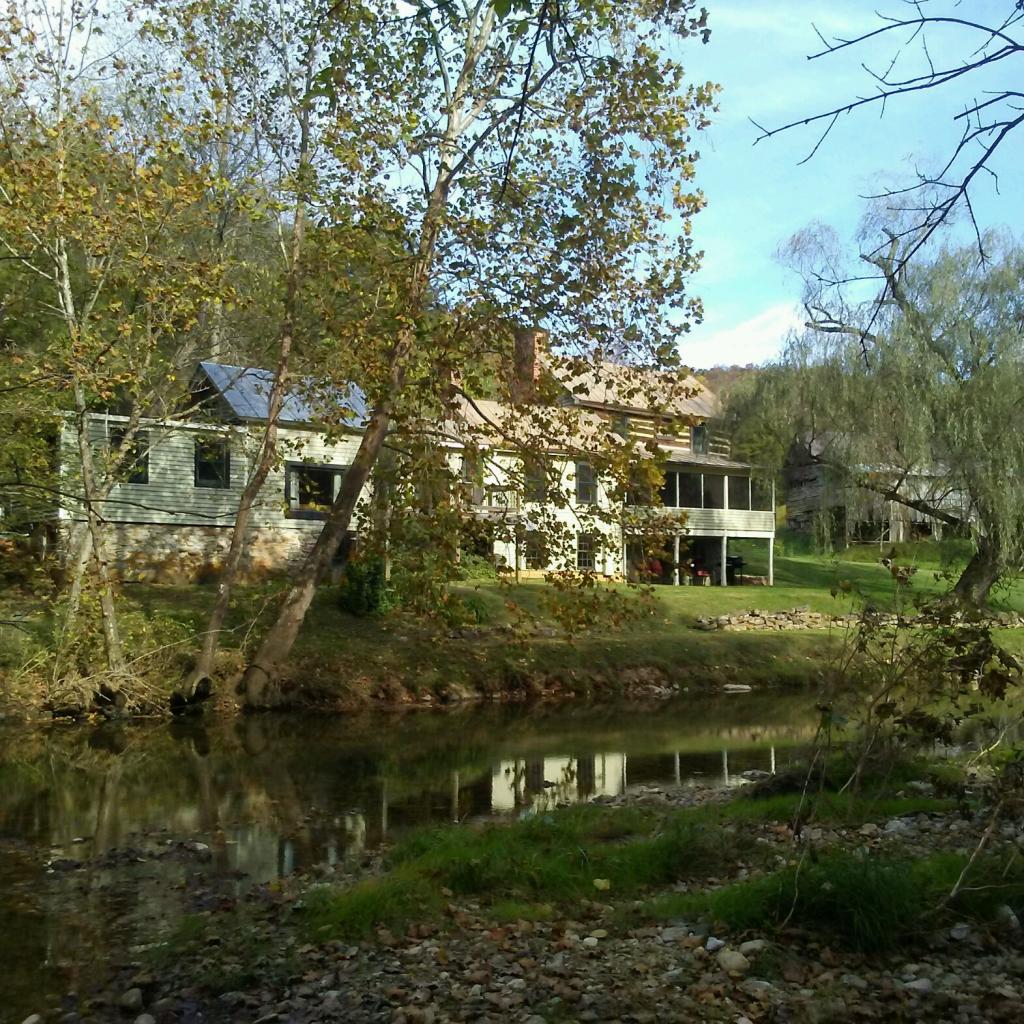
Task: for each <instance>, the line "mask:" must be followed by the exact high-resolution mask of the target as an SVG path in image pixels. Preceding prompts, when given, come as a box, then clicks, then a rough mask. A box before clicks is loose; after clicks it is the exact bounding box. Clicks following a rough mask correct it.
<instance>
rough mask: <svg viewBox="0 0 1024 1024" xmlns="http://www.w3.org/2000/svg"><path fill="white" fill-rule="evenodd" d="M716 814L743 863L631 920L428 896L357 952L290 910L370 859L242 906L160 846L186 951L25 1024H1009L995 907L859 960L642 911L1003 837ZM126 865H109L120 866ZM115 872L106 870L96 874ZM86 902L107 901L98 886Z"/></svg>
mask: <svg viewBox="0 0 1024 1024" xmlns="http://www.w3.org/2000/svg"><path fill="white" fill-rule="evenodd" d="M748 774H749V775H750V776H760V775H761V773H748ZM748 781H749V780H748ZM928 790H929V784H928V783H925V782H921V783H916V784H911V785H910V786H909V787H908V789H907V791H906V794H905V795H907V796H908V797H920V796H921V795H922V794H927V792H928ZM898 795H903V794H898ZM734 796H735V793H734V792H730V791H727V790H722V789H714V788H711V787H708V786H704V785H701V784H690V785H684V786H679V787H675V786H661V785H658V786H652V785H648V786H640V787H636V788H634V789H631V790H630V791H629V792H627V793H626V794H624V795H622V796H619V797H614V798H606V799H604V800H603V801H602V802H603V803H604V805H605V806H606V807H607V808H608V809H609V813H610V814H612V815H614V814H618V813H621V814H635V813H646V812H648V811H653V812H656V813H660V812H662V811H664V812H666V813H669V814H671V813H674V812H675V811H676V810H679V809H685V808H694V807H703V806H707V805H708V804H715V803H722V802H725V801H729V800H731V799H732V797H734ZM908 806H910V805H908ZM556 813H558V812H556ZM723 814H724V815H725V816H724V817H723V819H722V821H723V825H722V827H723V828H724V829H726V830H727V831H728V832H729V833H730V834H731V835H732V836H733V837H734V838H735V839H736V840H737V849H740V850H743V851H745V852H744V853H743V854H742V855H741V856H740V857H739V858H738V859H734V860H731V861H729V862H723V863H722V864H721V866H720V870H716V869H713V870H712V871H710V872H707V873H705V874H704V875H703V876H702V877H700V878H694V879H688V880H686V881H679V882H676V883H674V884H673V885H671V886H669V887H667V888H664V889H663V890H662V891H661V892H652V893H649V894H647V893H645V899H644V900H641V901H637V900H623V899H621V898H616V894H615V893H614V892H609V891H605V890H604V887H603V886H600V885H598V882H597V881H595V883H594V884H595V891H594V893H593V897H592V898H589V899H582V900H579V901H577V902H576V903H575V904H574V905H572V906H571V907H567V906H564V905H562V906H556V907H550V906H547V907H540V908H538V907H536V906H534V907H531V906H530V905H525V906H524V907H523V909H522V915H521V916H518V915H517V913H516V912H515V910H514V909H513V910H512V911H511V912H509V911H508V909H507V908H506V910H505V911H504V912H503V913H501V914H500V915H498V914H496V904H495V903H494V900H493V899H491V898H486V899H482V898H469V897H466V896H461V897H460V896H456V895H455V894H453V893H452V892H451V891H450V890H448V889H446V888H443V887H440V888H439V893H438V895H439V896H440V897H441V903H440V907H441V910H440V913H439V914H437V915H435V916H433V917H429V918H425V919H422V920H415V919H413V920H411V922H410V923H408V924H407V925H406V926H403V927H401V928H385V927H374V928H371V931H370V934H368V935H367V936H366V937H365V938H364V939H362V940H357V941H353V940H352V939H346V940H339V939H332V940H328V941H323V942H321V941H318V940H317V939H316V937H315V936H311V935H310V933H309V930H308V928H306V927H304V925H303V907H304V902H305V901H306V900H308V899H309V896H310V893H311V892H312V891H315V890H316V889H317V888H319V887H321V886H323V885H325V884H330V885H331V886H339V887H340V886H344V885H347V884H351V883H352V882H354V881H355V880H356V879H357V878H365V877H367V876H371V877H372V876H377V875H380V874H381V872H382V871H384V861H383V859H382V857H381V855H380V854H379V853H374V854H368V855H367V857H366V858H365V859H364V861H363V863H362V864H361V865H359V866H358V867H356V868H353V866H352V865H351V864H349V865H345V866H340V865H339V866H334V867H331V866H328V865H320V866H318V867H317V869H316V870H315V871H313V872H311V873H309V874H307V875H305V876H301V877H298V878H293V879H291V880H289V881H287V882H282V883H274V884H271V885H260V886H253V887H246V886H245V885H244V884H242V882H241V880H240V879H238V878H231V879H224V878H217V877H215V875H214V874H213V873H212V872H210V871H209V859H210V852H209V849H208V848H207V847H206V846H205V845H204V844H202V843H195V842H193V843H190V844H183V843H181V842H179V843H177V844H169V846H168V852H167V854H166V856H173V857H175V858H178V859H180V860H182V861H183V862H186V863H188V864H189V865H190V870H189V872H188V875H187V878H186V880H185V881H184V882H183V883H182V884H181V885H180V886H179V887H178V891H177V893H176V896H175V898H176V899H178V900H180V901H181V903H182V904H183V905H184V906H185V907H186V909H187V910H188V914H189V916H188V918H187V922H186V923H187V928H185V929H184V932H187V935H185V934H184V932H183V929H182V927H180V926H179V928H178V929H177V932H176V933H175V934H171V935H167V934H164V936H163V937H162V939H161V940H159V941H155V942H154V943H152V944H146V945H143V946H138V945H136V946H133V947H126V948H122V949H120V950H118V951H117V955H116V956H114V957H113V958H112V961H111V963H110V964H109V970H108V972H107V973H106V975H105V976H103V977H96V978H92V979H89V983H88V984H83V985H82V986H81V988H80V990H79V991H77V992H74V993H68V994H67V995H66V996H65V998H64V999H63V1001H62V1002H61V1005H60V1006H57V1005H50V1006H41V1007H40V1009H39V1012H38V1013H37V1014H35V1015H32V1016H30V1017H28V1018H27V1020H26V1021H25V1024H44V1022H51V1021H60V1022H62V1024H86V1022H101V1021H121V1022H127V1024H131V1022H134V1024H177V1022H188V1024H198V1022H201V1021H202V1022H205V1021H216V1022H227V1021H232V1022H236V1021H237V1022H252V1024H272V1022H280V1024H307V1022H309V1024H312V1022H316V1021H325V1022H326V1021H338V1022H342V1021H343V1022H347V1024H363V1022H366V1024H369V1022H388V1024H442V1022H449V1021H452V1022H454V1021H460V1022H475V1021H481V1022H485V1021H486V1022H494V1024H498V1022H502V1024H504V1022H517V1024H545V1022H556V1021H558V1022H561V1021H581V1022H612V1021H630V1022H638V1024H646V1022H651V1024H653V1022H655V1021H668V1020H679V1021H716V1022H717V1021H721V1022H726V1021H727V1022H731V1024H759V1022H768V1021H778V1022H789V1021H792V1022H795V1024H796V1022H808V1024H824V1022H828V1021H835V1022H841V1021H923V1020H928V1021H930V1022H932V1024H947V1022H948V1024H974V1022H979V1024H980V1022H997V1024H998V1022H1004V1021H1005V1022H1011V1021H1012V1022H1017V1021H1020V1020H1022V1019H1024V942H1022V929H1021V926H1020V922H1019V921H1018V919H1017V916H1016V913H1015V911H1014V909H1013V908H1012V907H1011V906H1009V905H1008V904H1007V905H1001V906H1000V907H999V908H998V911H997V913H996V914H995V915H994V916H992V917H991V919H989V920H987V921H984V922H982V921H978V920H970V919H966V918H965V919H950V918H949V917H948V916H943V917H941V918H940V917H936V920H935V924H934V927H930V928H929V929H928V930H927V931H926V932H924V933H922V934H921V935H919V936H918V937H917V938H916V939H915V941H914V942H913V943H912V944H908V945H907V946H905V947H902V948H900V947H897V948H895V949H890V950H889V951H887V952H885V953H881V954H875V955H870V956H869V955H867V954H865V953H859V952H853V951H851V950H850V949H849V948H848V947H844V946H843V945H842V944H841V943H839V942H836V941H833V940H832V939H830V937H829V936H828V935H827V934H823V933H821V932H820V931H815V930H813V929H807V928H805V927H801V926H799V924H798V923H794V922H785V921H784V922H783V923H782V926H781V927H778V928H771V929H760V930H758V929H729V928H727V927H725V926H723V925H721V924H720V923H716V922H714V921H710V920H706V919H700V918H699V917H697V916H693V917H686V918H681V917H676V918H673V917H671V916H665V915H664V914H661V915H658V914H655V913H654V912H653V911H652V909H651V908H652V907H653V906H654V905H655V903H656V902H657V897H659V896H661V897H665V896H669V897H671V896H675V895H685V894H686V893H692V892H695V891H701V890H715V889H718V888H721V887H723V886H726V885H728V884H730V883H736V882H737V881H743V880H749V879H751V878H756V877H758V876H759V875H763V874H765V873H766V872H768V871H771V870H772V869H773V868H777V867H779V866H785V865H794V864H802V863H804V862H806V863H808V864H810V863H812V862H813V861H815V860H816V859H817V858H818V857H820V856H822V855H824V854H825V853H826V852H829V853H831V852H834V851H848V852H850V853H851V854H853V855H854V856H856V857H859V858H884V857H887V856H889V857H891V856H894V855H896V856H899V857H902V858H905V859H907V860H908V861H912V860H915V859H921V858H926V857H932V856H934V855H935V854H936V852H941V851H946V852H949V853H950V854H960V855H964V856H970V855H971V853H972V852H973V851H975V850H976V849H977V848H978V846H979V844H980V843H981V842H982V838H983V837H985V844H984V845H985V846H986V849H987V850H988V851H990V852H998V854H999V855H1000V856H1002V857H1007V858H1009V859H1011V860H1012V859H1013V858H1019V857H1020V856H1022V855H1024V823H1022V822H1021V821H1020V820H1004V821H1002V822H1000V823H998V824H997V825H996V826H995V827H994V828H993V827H992V822H991V819H990V818H989V817H988V816H987V815H986V814H983V813H981V812H975V811H968V810H967V809H966V808H965V807H963V806H961V807H960V808H959V809H957V810H953V809H943V810H928V811H921V812H916V813H905V814H898V815H896V816H892V817H890V816H888V815H886V814H882V815H880V816H877V817H876V818H872V817H871V816H870V815H868V819H869V820H863V821H858V822H855V823H851V824H838V823H835V822H822V823H820V824H815V823H814V822H810V823H805V824H803V825H797V826H796V828H795V829H794V828H793V827H791V825H790V824H789V823H787V822H786V821H780V820H772V819H771V817H770V816H769V817H768V818H765V819H764V820H758V819H757V818H754V819H751V818H749V817H745V816H743V815H740V816H739V817H737V818H736V820H730V818H729V805H728V804H725V806H724V808H723ZM463 827H466V828H470V827H473V826H470V825H467V826H463ZM143 856H144V855H141V854H137V855H133V854H132V853H130V852H126V853H125V854H123V859H124V860H125V861H126V862H129V861H132V860H133V859H134V860H138V859H141V858H142V857H143ZM117 860H118V858H117V856H116V855H111V854H110V853H108V854H107V863H108V865H109V866H111V867H112V868H113V867H114V866H116V863H117ZM51 869H52V870H53V871H57V872H59V871H62V870H63V871H68V870H75V869H76V866H75V865H51ZM104 884H107V885H109V886H111V888H112V889H113V888H114V887H116V886H117V884H118V881H117V878H116V872H115V873H113V874H110V875H108V877H107V880H106V882H105V883H104ZM492 895H494V896H500V895H501V894H492ZM651 897H655V900H654V903H652V900H651ZM20 1019H21V1018H19V1020H20Z"/></svg>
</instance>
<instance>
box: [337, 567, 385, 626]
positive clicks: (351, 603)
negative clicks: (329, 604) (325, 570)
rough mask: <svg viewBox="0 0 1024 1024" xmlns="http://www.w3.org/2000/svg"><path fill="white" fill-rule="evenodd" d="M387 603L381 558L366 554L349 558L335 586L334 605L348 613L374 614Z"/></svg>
mask: <svg viewBox="0 0 1024 1024" xmlns="http://www.w3.org/2000/svg"><path fill="white" fill-rule="evenodd" d="M388 603H389V595H388V589H387V580H386V579H385V573H384V560H383V559H382V558H380V557H378V556H374V555H370V556H367V557H363V558H354V559H352V560H351V561H349V562H348V563H347V564H346V566H345V574H344V576H343V577H342V579H341V585H340V587H339V589H338V607H339V608H340V609H341V610H342V611H343V612H347V613H348V614H349V615H359V616H363V615H377V614H379V613H380V612H382V611H386V610H387V607H388Z"/></svg>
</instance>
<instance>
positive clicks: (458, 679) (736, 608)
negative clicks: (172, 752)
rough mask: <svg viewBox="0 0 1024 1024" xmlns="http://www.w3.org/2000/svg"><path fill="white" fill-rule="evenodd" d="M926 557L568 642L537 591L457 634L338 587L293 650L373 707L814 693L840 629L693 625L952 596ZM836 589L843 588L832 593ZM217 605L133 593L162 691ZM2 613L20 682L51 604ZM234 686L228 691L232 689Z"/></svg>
mask: <svg viewBox="0 0 1024 1024" xmlns="http://www.w3.org/2000/svg"><path fill="white" fill-rule="evenodd" d="M924 550H925V553H926V554H927V553H928V552H929V551H930V552H931V554H932V556H933V561H932V562H931V563H928V562H927V560H926V559H924V558H923V557H920V554H919V552H916V551H915V552H914V553H913V557H914V558H919V564H920V565H921V568H920V569H919V571H918V572H917V573H916V574H915V575H914V577H913V581H912V585H911V587H909V588H899V587H897V585H896V584H895V583H894V581H893V579H892V577H891V575H890V574H889V572H888V571H887V570H886V569H885V568H884V567H883V566H881V565H879V564H877V562H870V561H864V560H856V561H852V560H851V561H842V560H837V561H832V560H828V559H824V558H821V557H818V556H809V555H807V556H803V555H797V556H791V557H784V558H778V559H777V560H776V580H777V585H776V586H775V587H772V588H767V587H752V586H746V587H727V588H720V587H657V588H655V604H654V609H653V611H654V613H653V614H652V615H650V616H647V617H645V618H642V619H640V620H638V621H633V622H629V623H628V624H627V625H625V626H624V627H621V628H614V627H610V626H607V627H599V628H594V629H592V630H589V631H587V630H584V631H582V632H581V633H579V634H578V635H576V636H574V637H573V638H571V639H565V638H564V637H563V636H562V635H561V634H560V632H559V631H558V630H556V629H555V627H554V626H553V624H552V622H551V620H550V618H549V616H548V614H547V611H546V608H545V602H546V601H547V600H548V599H549V597H550V590H549V589H548V588H547V587H546V586H545V585H544V584H542V583H539V582H533V583H522V584H519V585H513V586H509V587H505V586H499V585H498V584H497V583H495V582H489V581H485V582H479V583H464V584H460V585H459V586H458V588H457V589H458V591H459V593H460V594H462V595H464V596H467V597H468V598H469V599H470V600H471V602H472V605H473V608H474V609H475V612H476V614H477V616H478V617H479V619H480V620H481V621H480V622H479V623H478V624H476V625H473V626H471V627H468V628H459V629H455V630H451V629H445V628H443V627H437V626H426V625H424V624H423V623H419V622H415V621H411V620H410V619H409V618H408V617H406V616H402V615H401V614H397V613H392V614H388V615H383V616H376V617H371V618H355V617H352V616H350V615H347V614H345V613H343V612H341V611H340V610H339V609H338V607H337V590H336V588H333V587H324V588H322V589H321V591H320V593H319V594H318V596H317V599H316V602H315V604H314V607H313V609H312V611H311V613H310V615H309V617H308V619H307V622H306V624H305V626H304V628H303V632H302V634H301V636H300V638H299V642H298V644H297V646H296V649H295V652H294V656H293V659H292V663H291V665H290V670H289V677H290V680H291V684H292V689H291V692H292V696H293V697H295V698H297V699H299V700H303V701H311V702H318V703H322V704H331V705H341V706H344V707H351V706H352V705H358V704H361V703H365V702H367V701H369V700H384V701H391V702H394V701H401V700H406V699H419V698H423V697H433V698H435V699H439V700H451V699H461V698H463V697H467V696H479V695H495V696H505V697H508V696H516V695H519V696H523V695H532V696H540V695H543V694H544V692H545V691H548V692H553V693H556V694H558V695H561V696H564V695H567V694H573V693H588V692H597V693H605V694H613V693H617V692H618V693H622V692H644V691H647V692H650V691H652V690H657V688H659V687H668V688H669V689H670V690H675V689H677V688H678V687H680V686H684V687H685V686H692V687H700V686H707V685H713V686H718V685H721V684H722V683H725V682H736V683H744V684H748V685H752V686H765V685H771V686H787V685H805V684H807V683H809V682H814V681H815V680H816V679H817V678H818V677H819V675H820V673H821V672H822V671H825V670H827V668H828V665H829V662H830V659H831V658H832V657H833V656H834V655H835V654H836V653H837V652H838V651H839V649H840V647H841V645H842V642H843V634H842V632H841V631H833V632H832V633H828V634H826V633H817V634H814V633H806V632H796V633H786V634H776V633H769V634H763V633H744V634H732V633H730V634H728V635H721V634H709V633H703V632H700V631H698V630H696V629H694V628H693V626H694V623H695V621H696V619H697V618H698V617H700V616H707V615H722V614H728V613H730V612H743V611H749V610H751V609H754V608H758V609H765V610H787V609H792V608H795V607H802V608H808V609H811V610H815V611H822V612H829V613H846V612H849V611H851V610H854V609H855V608H856V607H858V604H859V602H860V601H861V600H864V601H867V602H869V603H871V604H873V605H875V606H877V607H883V608H885V607H891V606H893V604H894V603H895V602H905V601H908V600H912V599H914V598H917V597H922V596H926V595H929V594H938V593H942V592H944V591H945V590H946V589H947V588H948V584H949V581H948V579H947V578H945V577H944V576H943V570H942V568H941V566H940V565H939V563H938V556H937V555H935V551H934V549H924ZM876 553H877V552H875V551H874V549H872V552H871V554H872V555H875V554H876ZM856 554H857V555H858V557H863V558H866V557H867V556H866V555H865V554H864V553H863V552H857V553H856ZM755 568H756V566H755ZM837 587H842V588H843V589H841V590H840V592H839V593H838V595H837V596H833V594H832V590H833V589H835V588H837ZM213 597H214V594H213V587H212V586H195V587H189V588H173V587H155V586H140V585H129V586H126V587H125V588H124V599H125V603H126V607H127V608H128V610H129V611H130V612H131V613H132V615H133V616H134V618H133V621H134V622H135V623H136V626H137V629H138V630H139V631H140V633H141V635H142V636H143V640H144V642H146V643H149V644H152V643H153V638H152V637H151V636H147V634H146V633H145V630H146V626H147V623H148V624H151V625H152V626H153V631H154V633H155V634H156V636H157V639H160V637H162V636H164V635H167V636H171V637H172V640H171V641H170V642H173V643H174V644H175V645H174V646H171V647H169V648H168V649H167V650H165V651H164V652H162V654H161V655H160V657H161V658H162V659H163V660H164V662H166V667H163V666H162V667H161V670H160V671H159V672H157V673H156V676H157V682H156V685H157V687H160V686H164V687H166V688H168V689H170V688H171V687H173V686H174V685H175V683H176V678H175V677H176V675H177V673H179V672H183V671H185V670H186V669H187V666H188V652H189V651H190V650H191V648H192V644H191V643H189V642H187V641H186V642H180V641H181V640H183V639H184V638H187V637H188V636H189V635H191V634H194V633H195V632H197V631H200V630H202V629H203V627H204V626H205V620H206V614H207V611H208V608H209V606H210V604H211V603H212V600H213ZM511 606H518V607H521V608H523V609H526V610H527V611H528V612H529V613H530V616H532V617H533V618H534V619H535V620H536V621H537V622H538V623H539V625H540V632H539V634H537V633H534V634H533V635H532V636H521V635H518V634H515V633H512V632H510V628H511V627H510V622H512V621H513V620H514V619H515V614H514V610H512V608H511ZM993 606H994V608H996V609H1012V610H1015V611H1024V583H1021V582H1020V581H1015V582H1014V583H1013V584H1012V585H1010V586H1007V587H1005V588H1003V589H1001V590H1000V591H998V592H997V593H996V594H995V595H994V599H993ZM273 608H274V590H273V588H272V587H260V588H241V589H240V590H239V591H238V600H237V603H236V608H235V610H234V613H233V616H232V618H231V620H230V622H229V629H230V632H229V633H228V634H226V636H225V640H224V651H223V653H222V658H221V664H220V670H221V672H222V673H223V675H224V678H225V679H230V678H231V676H232V675H233V673H235V672H237V670H238V669H239V667H240V665H241V653H240V651H239V647H240V645H241V644H243V643H245V642H248V643H250V644H251V643H252V642H254V640H255V639H256V638H258V636H259V634H260V632H261V630H262V629H263V628H264V627H265V626H266V624H267V623H268V622H269V621H270V617H271V616H272V613H273ZM5 609H6V610H7V611H8V612H11V613H13V612H18V613H25V612H28V617H27V619H26V625H27V628H28V633H27V634H26V633H24V632H22V631H17V630H12V629H11V628H9V627H7V628H5V627H0V640H2V641H3V646H2V648H0V674H2V673H4V672H6V673H7V675H8V678H11V676H12V675H14V674H15V672H16V670H17V669H18V667H19V666H21V665H23V664H24V663H25V661H26V660H27V659H31V657H32V656H33V654H34V655H35V656H36V657H37V658H38V659H39V660H40V662H41V663H45V644H46V643H47V637H48V635H49V632H48V631H49V628H50V625H49V622H48V620H47V616H46V613H45V610H44V609H43V608H42V607H39V606H37V609H36V610H35V611H33V609H32V606H31V605H26V603H25V601H24V600H12V599H11V598H10V597H9V598H8V599H7V601H6V602H4V601H3V600H2V599H0V611H3V610H5ZM1019 632H1021V631H1003V632H1002V633H1001V634H1000V636H1001V642H1003V643H1004V644H1005V645H1006V646H1008V647H1009V648H1010V649H1012V650H1018V651H1019V650H1024V637H1020V636H1017V635H1016V634H1017V633H1019ZM225 690H226V688H225V687H224V686H223V685H222V687H221V693H222V694H223V693H224V692H225Z"/></svg>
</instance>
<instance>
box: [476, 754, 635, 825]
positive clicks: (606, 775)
mask: <svg viewBox="0 0 1024 1024" xmlns="http://www.w3.org/2000/svg"><path fill="white" fill-rule="evenodd" d="M625 788H626V755H625V754H592V755H589V756H587V757H542V758H541V757H539V758H528V759H524V758H514V759H512V760H508V761H499V762H498V764H496V765H495V766H494V768H493V770H492V772H491V810H492V811H497V812H501V811H515V810H532V811H546V810H550V809H552V808H553V807H556V806H557V805H558V804H566V803H578V802H580V801H583V800H590V799H592V798H593V797H595V796H618V795H619V794H620V793H623V792H624V791H625Z"/></svg>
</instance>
